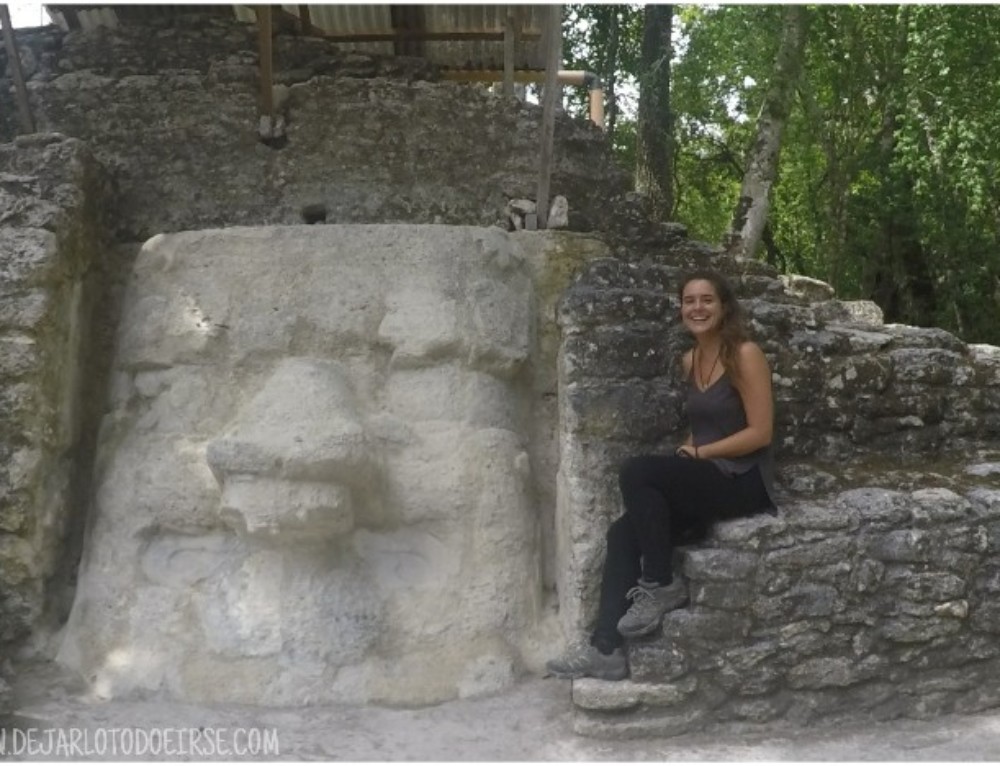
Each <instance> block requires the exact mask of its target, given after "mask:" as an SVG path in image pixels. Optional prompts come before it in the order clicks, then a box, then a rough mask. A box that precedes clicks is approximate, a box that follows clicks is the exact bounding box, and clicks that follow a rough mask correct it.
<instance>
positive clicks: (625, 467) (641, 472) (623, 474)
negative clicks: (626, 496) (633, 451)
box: [618, 455, 655, 492]
mask: <svg viewBox="0 0 1000 766" xmlns="http://www.w3.org/2000/svg"><path fill="white" fill-rule="evenodd" d="M654 460H655V458H654V456H653V455H636V456H634V457H630V458H626V459H625V462H623V463H622V464H621V467H620V468H619V469H618V486H619V487H620V488H621V490H622V491H623V492H624V491H625V490H626V489H632V488H635V487H639V486H642V485H643V484H646V483H647V482H648V481H649V477H650V467H651V463H652V462H653V461H654Z"/></svg>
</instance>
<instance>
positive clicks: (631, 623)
mask: <svg viewBox="0 0 1000 766" xmlns="http://www.w3.org/2000/svg"><path fill="white" fill-rule="evenodd" d="M626 595H627V597H628V598H630V599H632V606H630V607H629V610H628V612H626V613H625V616H624V617H622V618H621V619H620V620H619V621H618V632H619V633H621V634H622V635H623V636H625V638H639V637H640V636H648V635H649V634H650V633H652V632H653V631H655V630H656V629H657V628H658V627H660V623H661V622H662V621H663V615H665V614H666V613H667V612H669V611H670V610H671V609H676V608H677V607H679V606H682V605H683V604H684V603H685V602H686V601H687V600H688V589H687V585H685V584H684V581H683V580H681V578H679V577H675V578H674V581H673V582H672V583H670V585H656V584H654V583H649V582H646V581H645V580H639V584H638V585H636V586H635V587H634V588H632V590H630V591H629V592H628V593H627V594H626Z"/></svg>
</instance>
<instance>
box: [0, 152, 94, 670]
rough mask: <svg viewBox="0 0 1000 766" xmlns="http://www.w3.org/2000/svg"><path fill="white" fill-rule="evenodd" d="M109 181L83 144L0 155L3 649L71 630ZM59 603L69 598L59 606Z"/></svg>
mask: <svg viewBox="0 0 1000 766" xmlns="http://www.w3.org/2000/svg"><path fill="white" fill-rule="evenodd" d="M106 189H107V179H106V177H105V176H104V174H103V172H102V171H101V168H100V167H99V165H98V164H97V163H96V161H95V160H94V158H93V156H92V155H91V154H90V152H88V151H87V149H86V147H85V146H84V145H83V144H82V143H81V142H80V141H77V140H63V139H61V138H60V137H58V136H44V135H36V136H30V137H25V138H21V139H18V140H17V141H16V142H14V143H13V144H8V145H4V146H0V252H2V253H3V259H2V262H0V401H2V405H0V647H3V653H4V654H7V656H10V654H9V652H10V650H11V648H12V646H14V645H16V644H19V643H23V642H24V641H25V640H26V639H27V638H28V637H29V635H30V633H31V631H32V629H34V628H37V627H38V626H39V624H40V623H42V622H44V621H45V620H46V618H47V619H48V621H49V622H50V623H52V624H54V623H58V622H59V621H60V620H61V619H64V618H65V615H66V611H67V610H68V603H60V601H59V598H58V596H55V598H53V596H54V595H55V594H61V593H62V591H61V590H60V589H59V588H58V587H56V581H60V582H62V583H63V584H65V583H67V582H68V581H69V580H71V579H72V577H73V574H74V571H75V563H76V562H75V560H72V553H73V547H72V546H71V545H68V544H67V539H68V538H69V537H71V536H72V535H73V534H79V531H80V528H79V524H80V523H81V522H82V518H83V511H84V502H85V499H84V496H83V493H82V492H81V491H80V490H81V486H82V484H81V482H85V481H86V478H85V474H86V472H87V470H88V468H89V462H88V457H87V455H88V452H89V445H90V440H91V439H92V431H90V430H88V426H92V425H93V416H94V412H95V406H94V403H93V399H94V398H95V397H96V398H99V396H100V393H99V391H95V388H94V386H93V385H92V383H93V378H92V376H90V375H89V374H88V373H89V372H91V371H92V368H91V367H90V366H89V363H88V355H89V354H90V353H91V351H92V350H93V344H92V335H91V333H90V328H91V318H92V316H93V309H94V304H95V301H96V296H97V295H98V289H99V284H100V281H101V279H100V277H101V268H102V263H103V260H104V256H105V252H106V244H105V241H104V238H103V230H102V226H101V224H102V221H103V219H104V214H103V212H102V207H101V200H102V199H103V198H104V196H105V193H106ZM63 595H64V594H63Z"/></svg>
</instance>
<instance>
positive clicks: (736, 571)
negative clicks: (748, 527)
mask: <svg viewBox="0 0 1000 766" xmlns="http://www.w3.org/2000/svg"><path fill="white" fill-rule="evenodd" d="M759 561H760V559H759V558H758V557H757V556H755V555H753V554H752V553H746V552H743V551H731V550H722V549H704V550H689V551H688V552H687V553H686V555H685V557H684V574H685V575H686V576H687V577H689V578H690V579H692V580H708V581H723V582H725V581H731V580H737V581H740V580H746V579H748V578H749V577H752V576H753V573H754V572H755V571H756V569H757V566H758V563H759Z"/></svg>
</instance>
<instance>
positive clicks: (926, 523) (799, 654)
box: [557, 242, 1000, 735]
mask: <svg viewBox="0 0 1000 766" xmlns="http://www.w3.org/2000/svg"><path fill="white" fill-rule="evenodd" d="M695 265H710V266H714V267H716V268H719V269H720V270H722V271H724V272H728V273H729V275H730V276H731V278H732V279H733V280H734V282H735V283H736V284H737V285H738V292H739V293H740V294H741V295H742V297H743V300H744V304H745V306H746V308H747V310H748V313H749V315H750V318H751V325H752V327H753V329H754V331H755V334H756V336H757V338H758V340H759V341H760V343H761V345H762V347H763V348H764V350H765V353H766V354H767V355H768V357H769V359H770V361H771V364H772V368H773V378H774V381H775V398H776V430H777V444H778V453H779V457H780V465H779V478H780V484H781V489H782V490H783V493H784V494H783V497H782V501H781V503H780V505H781V509H780V513H779V515H778V517H777V518H772V517H769V516H765V517H760V518H757V519H753V520H749V521H737V522H727V523H720V524H717V525H716V529H715V531H714V534H713V537H712V538H711V539H710V540H709V541H708V543H707V545H706V546H703V547H701V548H698V549H692V550H689V551H688V552H687V554H686V556H684V557H682V561H681V562H680V567H681V571H682V572H683V573H684V574H685V576H687V577H688V578H689V579H690V584H691V592H692V604H691V606H690V607H688V608H685V609H681V610H678V611H676V612H674V613H672V614H671V615H669V616H668V618H667V620H666V622H665V624H664V629H663V632H662V635H658V636H657V637H654V638H651V639H648V640H644V641H641V642H634V643H633V644H632V645H631V646H630V647H629V658H630V663H631V665H632V681H630V682H626V683H622V684H604V683H599V682H592V681H585V682H577V683H575V684H574V699H575V700H576V702H577V705H578V706H579V709H580V712H579V715H578V718H577V727H578V729H579V730H580V731H582V732H586V733H594V734H602V735H603V734H620V735H628V734H638V733H643V734H653V733H659V734H671V733H678V732H681V731H687V730H691V729H697V728H703V727H705V726H708V725H714V724H718V723H720V722H731V721H763V720H771V719H775V718H784V719H786V720H791V721H795V722H798V723H805V722H809V721H812V720H816V719H818V718H819V717H822V718H824V720H830V719H831V718H835V717H836V716H843V717H851V716H855V717H875V718H888V717H893V716H899V715H913V716H918V715H930V714H936V713H941V712H946V711H953V710H954V711H967V710H974V709H981V708H983V707H987V706H989V705H995V704H997V703H998V702H1000V697H997V696H996V695H994V694H992V693H991V692H989V690H988V689H982V688H979V685H977V684H976V680H977V679H978V678H983V677H988V675H989V673H990V672H993V671H995V670H996V669H997V668H996V667H995V666H996V663H997V660H996V659H995V658H996V657H998V656H1000V653H998V652H996V651H994V650H993V648H992V647H993V646H994V645H995V644H996V638H997V636H996V635H995V633H996V631H997V629H998V628H1000V624H998V623H997V620H996V614H995V613H996V606H995V604H994V603H993V602H994V600H995V595H996V585H995V583H994V580H995V579H996V573H995V571H994V570H995V566H994V565H993V563H992V558H993V557H994V555H995V552H996V550H997V549H998V546H1000V525H998V524H997V511H996V508H997V502H996V497H997V495H996V485H997V482H996V479H995V477H994V474H995V473H996V465H995V464H993V463H992V462H991V460H994V459H995V458H996V455H995V453H994V452H992V450H995V447H996V436H997V423H998V420H997V417H998V415H1000V400H998V399H997V395H996V383H997V381H998V377H997V376H998V375H1000V353H998V351H997V349H995V348H992V347H984V346H966V345H965V344H963V343H961V342H960V341H959V340H958V339H957V338H955V337H954V336H951V335H949V334H948V333H945V332H942V331H939V330H933V329H918V328H913V327H903V326H892V325H884V324H882V322H881V316H880V314H879V312H878V311H877V309H876V308H875V307H874V306H872V305H871V304H866V303H842V302H839V301H836V300H833V299H832V293H831V291H830V290H829V288H828V287H827V286H825V285H823V284H822V283H817V282H814V281H811V280H805V279H795V278H793V279H787V278H786V279H779V278H777V276H776V275H775V274H774V273H773V272H771V271H770V270H768V269H767V268H766V267H763V266H761V265H760V264H757V263H749V262H733V261H731V260H729V259H726V258H723V257H722V256H721V255H720V254H719V253H718V251H715V250H713V249H712V248H707V247H704V246H700V245H697V244H695V243H683V242H678V243H676V244H675V246H673V247H671V248H667V249H666V250H665V251H662V252H661V254H660V257H659V258H649V259H646V260H643V261H641V262H625V261H623V260H618V259H615V260H611V259H609V260H606V261H596V262H594V263H593V264H591V266H590V267H589V268H588V269H587V270H586V271H585V273H584V274H583V275H582V276H581V278H580V279H579V280H578V281H577V282H576V283H575V284H574V285H573V287H572V288H571V289H570V290H569V291H568V292H567V294H566V295H565V297H564V300H563V302H562V305H561V313H560V321H561V324H562V327H563V331H564V340H563V346H562V349H561V354H560V410H561V419H560V437H561V461H562V462H561V465H560V470H559V506H558V509H557V536H558V549H559V552H560V565H559V567H558V568H557V569H558V571H559V572H560V573H561V579H560V582H559V593H560V609H561V615H562V619H563V625H564V629H565V631H566V634H567V635H568V636H579V635H580V634H581V633H583V632H584V631H585V630H586V628H587V626H588V625H589V622H590V620H591V619H592V618H593V615H594V609H595V607H596V599H597V592H596V588H597V583H598V582H599V572H600V567H601V565H602V563H603V546H604V538H603V530H605V529H606V528H607V525H608V523H609V522H610V521H611V520H613V519H614V518H615V517H616V516H617V515H618V514H619V513H620V512H621V507H620V499H619V497H618V491H617V486H616V482H617V466H618V465H619V464H620V461H621V460H622V459H623V458H624V457H625V456H627V455H630V454H634V453H636V452H640V451H669V450H671V449H672V448H673V446H675V445H676V444H677V443H678V442H679V441H680V439H681V438H682V436H683V433H684V430H685V424H684V422H683V419H682V401H681V390H682V389H681V385H680V384H681V381H680V379H679V375H678V373H679V369H678V367H677V361H676V360H677V359H678V358H679V355H680V352H681V351H682V350H683V348H684V347H685V344H686V343H687V341H686V340H685V333H684V331H683V329H682V327H681V325H680V322H679V317H678V308H679V304H678V302H677V299H676V297H675V295H676V290H677V286H678V282H679V279H680V275H681V273H682V271H683V270H684V269H685V268H688V267H691V266H695ZM960 458H964V460H963V459H960Z"/></svg>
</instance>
